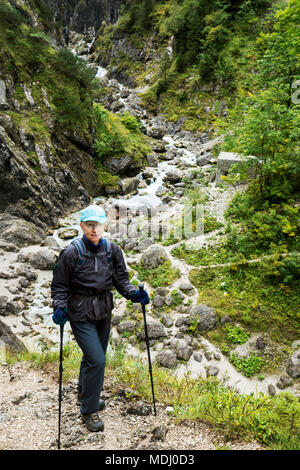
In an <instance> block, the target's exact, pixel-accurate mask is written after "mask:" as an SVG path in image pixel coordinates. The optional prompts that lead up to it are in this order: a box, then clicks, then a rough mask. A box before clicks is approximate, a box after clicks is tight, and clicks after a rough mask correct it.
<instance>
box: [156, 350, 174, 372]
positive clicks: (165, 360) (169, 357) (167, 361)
mask: <svg viewBox="0 0 300 470" xmlns="http://www.w3.org/2000/svg"><path fill="white" fill-rule="evenodd" d="M156 360H157V362H158V363H159V364H160V365H161V366H163V367H168V368H170V367H174V366H175V365H176V363H177V358H176V354H175V353H174V352H173V351H171V350H170V349H167V350H165V351H161V352H159V353H158V354H157V356H156Z"/></svg>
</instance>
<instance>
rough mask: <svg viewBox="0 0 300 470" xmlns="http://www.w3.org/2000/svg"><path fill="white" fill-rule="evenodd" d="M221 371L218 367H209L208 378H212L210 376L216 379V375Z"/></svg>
mask: <svg viewBox="0 0 300 470" xmlns="http://www.w3.org/2000/svg"><path fill="white" fill-rule="evenodd" d="M219 371H220V369H219V368H218V367H216V366H209V367H208V368H207V371H206V373H207V377H210V376H212V377H215V376H216V375H218V373H219Z"/></svg>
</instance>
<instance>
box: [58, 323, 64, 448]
mask: <svg viewBox="0 0 300 470" xmlns="http://www.w3.org/2000/svg"><path fill="white" fill-rule="evenodd" d="M63 336H64V325H60V353H59V391H58V438H57V448H58V449H60V424H61V402H62V373H63Z"/></svg>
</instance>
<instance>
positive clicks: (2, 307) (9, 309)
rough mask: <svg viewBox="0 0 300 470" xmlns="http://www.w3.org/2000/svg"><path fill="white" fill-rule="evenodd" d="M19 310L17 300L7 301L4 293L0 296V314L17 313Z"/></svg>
mask: <svg viewBox="0 0 300 470" xmlns="http://www.w3.org/2000/svg"><path fill="white" fill-rule="evenodd" d="M19 312H20V306H19V305H18V304H17V302H13V301H9V300H8V297H7V296H6V295H1V296H0V315H2V316H3V317H4V316H7V315H17V314H18V313H19Z"/></svg>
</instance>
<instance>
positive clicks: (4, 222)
mask: <svg viewBox="0 0 300 470" xmlns="http://www.w3.org/2000/svg"><path fill="white" fill-rule="evenodd" d="M0 224H1V238H2V239H4V240H5V241H6V242H8V243H10V244H12V245H14V246H15V245H16V246H17V247H23V246H25V245H36V244H40V243H41V241H42V240H43V239H44V238H45V237H46V235H45V233H44V231H43V230H42V229H41V228H40V227H37V226H36V225H35V224H33V223H31V222H28V221H26V220H24V219H21V218H19V217H15V216H12V215H10V214H6V213H5V212H4V213H2V214H0ZM4 249H5V247H4ZM9 251H15V249H10V250H9Z"/></svg>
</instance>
